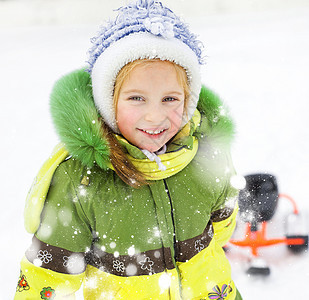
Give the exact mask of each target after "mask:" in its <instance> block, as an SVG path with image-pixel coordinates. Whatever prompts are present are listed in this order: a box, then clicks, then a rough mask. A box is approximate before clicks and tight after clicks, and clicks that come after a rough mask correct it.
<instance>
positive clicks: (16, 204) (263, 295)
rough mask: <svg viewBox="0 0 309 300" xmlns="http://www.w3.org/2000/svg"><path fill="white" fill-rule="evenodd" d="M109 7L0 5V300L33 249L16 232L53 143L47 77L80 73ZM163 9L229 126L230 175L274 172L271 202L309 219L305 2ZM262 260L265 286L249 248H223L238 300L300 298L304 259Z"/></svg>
mask: <svg viewBox="0 0 309 300" xmlns="http://www.w3.org/2000/svg"><path fill="white" fill-rule="evenodd" d="M110 2H111V1H95V0H90V1H83V0H78V1H75V2H73V1H69V0H68V1H60V0H57V1H54V2H52V1H47V0H46V1H38V0H37V1H35V0H32V1H30V0H28V1H27V0H25V1H22V0H19V1H18V0H11V1H8V0H7V1H1V0H0V20H1V21H0V67H1V73H0V83H1V89H0V99H1V109H0V132H1V148H0V151H1V173H0V184H1V189H0V191H1V209H0V222H1V223H0V234H1V247H0V251H1V254H0V270H1V271H0V300H7V299H13V295H14V292H15V287H16V283H17V279H18V276H19V261H20V259H21V257H22V256H23V253H24V251H25V249H26V248H27V246H28V245H29V244H30V241H31V236H30V235H29V234H27V233H26V231H25V230H24V227H23V207H24V200H25V197H26V194H27V191H28V189H29V187H30V185H31V182H32V179H33V178H34V176H35V175H36V173H37V171H38V169H39V168H40V166H41V164H42V163H43V162H44V160H45V159H46V158H47V157H48V156H49V154H50V152H51V150H52V148H53V147H54V145H55V144H56V143H57V142H58V138H57V136H56V134H55V132H54V129H53V125H52V123H51V118H50V115H49V93H50V91H51V88H52V86H53V83H54V81H55V80H56V79H58V78H59V77H60V76H62V75H63V74H65V73H67V72H70V71H71V70H74V69H76V68H79V67H81V66H83V65H84V62H85V60H86V51H87V49H88V48H89V46H90V42H89V39H90V37H91V36H93V35H94V34H95V33H96V30H97V28H98V26H97V25H98V24H99V20H103V19H105V18H106V16H107V17H108V16H109V15H114V14H111V13H110V11H111V8H112V7H114V8H117V7H119V6H120V5H122V4H123V3H124V2H123V1H119V0H118V1H113V2H114V3H115V4H114V5H111V4H110ZM52 3H54V4H52ZM165 3H167V4H168V5H169V6H170V7H171V8H172V9H174V10H175V11H176V12H177V13H179V14H181V15H183V16H184V17H185V18H186V20H187V21H188V22H189V23H190V24H191V26H190V27H191V29H192V31H194V32H196V33H197V34H198V35H199V37H200V39H201V40H202V41H203V43H204V45H205V50H206V54H207V64H206V66H204V67H203V69H202V77H203V82H204V83H205V84H206V85H207V86H208V87H211V88H212V89H213V90H215V91H216V92H217V93H218V94H219V95H220V96H221V97H222V98H223V99H224V101H225V103H226V104H227V105H228V106H229V107H230V111H231V114H232V116H233V118H234V119H235V122H236V126H237V135H236V139H235V143H234V146H233V157H234V163H235V167H236V169H237V171H238V173H239V174H241V175H246V174H248V173H255V172H270V173H273V174H274V175H276V176H277V179H278V184H279V190H280V192H284V193H287V194H289V195H291V196H292V197H293V198H295V200H296V202H297V203H298V205H299V208H300V211H301V212H305V213H306V212H307V211H309V196H308V190H307V187H308V180H309V176H308V168H309V157H308V153H309V141H308V138H309V135H308V125H307V124H306V123H307V121H308V113H309V109H308V108H309V105H308V101H309V84H308V82H309V81H308V78H309V54H308V53H309V1H305V0H303V1H301V0H299V1H296V0H295V1H281V4H280V1H276V0H273V1H271V0H270V1H268V4H267V1H247V2H246V1H243V0H239V1H237V5H236V0H235V1H230V2H229V1H223V0H221V1H219V0H218V1H217V2H216V1H197V0H193V1H189V0H182V1H176V0H170V1H166V2H165ZM233 3H234V5H232V4H233ZM103 4H104V6H107V10H108V13H107V12H106V11H104V9H102V7H103ZM249 4H250V5H249ZM96 6H97V8H99V9H96ZM194 16H195V17H194ZM289 209H290V206H289V205H288V204H287V203H283V202H282V203H280V204H279V207H278V210H277V213H276V215H275V217H274V218H273V220H272V222H271V224H270V226H271V228H270V234H271V235H273V236H278V235H279V236H281V235H282V234H283V227H284V224H285V216H286V213H287V212H288V211H289ZM260 253H261V255H262V256H263V258H264V259H265V260H266V261H267V262H268V263H269V266H270V267H271V271H272V272H271V275H270V276H269V277H267V278H256V277H248V276H247V275H246V273H245V270H246V267H247V263H248V258H249V251H247V250H246V249H236V248H234V247H232V248H231V252H230V253H229V254H228V256H229V258H230V261H231V264H232V269H233V277H234V280H235V282H236V284H237V286H238V288H239V290H240V291H241V293H242V295H243V298H244V299H245V300H260V299H283V300H285V299H309V295H308V289H307V285H308V282H309V256H308V254H307V253H304V254H301V255H296V256H295V255H292V254H290V253H289V252H288V251H287V250H286V247H285V246H275V247H271V248H268V249H264V250H262V251H261V252H260Z"/></svg>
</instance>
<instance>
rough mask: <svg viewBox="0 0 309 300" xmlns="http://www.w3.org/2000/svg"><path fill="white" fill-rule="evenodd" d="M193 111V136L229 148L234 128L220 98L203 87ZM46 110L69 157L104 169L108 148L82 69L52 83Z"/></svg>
mask: <svg viewBox="0 0 309 300" xmlns="http://www.w3.org/2000/svg"><path fill="white" fill-rule="evenodd" d="M197 108H198V110H199V111H200V113H201V115H202V122H201V125H200V126H199V127H198V129H197V130H196V131H195V132H194V133H193V135H195V136H196V137H198V138H199V139H202V140H205V139H206V141H207V142H211V143H212V144H215V145H218V146H224V147H226V146H227V147H229V146H230V143H231V141H232V138H233V135H234V125H233V122H232V120H231V118H230V117H229V116H228V113H227V110H226V108H225V107H224V106H223V104H222V102H221V100H220V98H219V97H218V96H217V95H216V94H215V93H213V92H212V91H210V90H209V89H208V88H206V87H205V86H203V87H202V89H201V92H200V96H199V102H198V107H197ZM50 109H51V115H52V119H53V122H54V125H55V128H56V131H57V133H58V135H59V137H60V140H61V142H63V143H64V144H65V147H66V149H67V150H68V152H69V153H70V155H72V157H74V158H76V159H78V160H80V161H81V162H82V164H83V165H85V166H88V167H90V168H91V167H92V166H93V165H94V164H97V165H98V166H99V167H101V168H102V169H107V168H108V167H109V166H110V159H109V154H110V150H109V145H108V142H107V140H106V133H105V132H104V131H103V129H102V126H101V122H102V119H101V118H100V115H99V113H98V110H97V109H96V107H95V104H94V101H93V97H92V86H91V78H90V75H89V74H88V73H87V72H85V70H84V69H82V70H77V71H74V72H72V73H70V74H68V75H65V76H63V77H62V78H60V79H59V80H58V81H57V82H56V83H55V86H54V88H53V90H52V93H51V96H50Z"/></svg>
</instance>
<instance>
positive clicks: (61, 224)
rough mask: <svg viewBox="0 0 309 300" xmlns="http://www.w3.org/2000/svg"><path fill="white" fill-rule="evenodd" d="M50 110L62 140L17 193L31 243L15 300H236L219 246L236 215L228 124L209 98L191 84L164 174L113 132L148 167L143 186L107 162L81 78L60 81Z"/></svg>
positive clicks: (97, 122) (72, 76)
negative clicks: (194, 102) (190, 101)
mask: <svg viewBox="0 0 309 300" xmlns="http://www.w3.org/2000/svg"><path fill="white" fill-rule="evenodd" d="M51 110H52V116H53V119H54V123H55V126H56V130H57V132H58V134H59V136H60V138H61V141H62V142H63V144H61V145H60V146H59V147H58V148H57V149H56V150H55V152H54V153H53V155H52V156H51V157H50V158H49V160H48V161H47V162H46V163H45V165H44V166H43V167H42V169H41V171H40V173H39V174H38V176H37V178H36V180H35V182H34V185H33V187H32V189H31V190H30V192H29V195H28V199H27V205H26V211H25V220H26V221H25V222H26V228H27V229H28V231H30V232H32V233H34V237H33V243H32V245H31V247H30V248H29V249H28V250H27V252H26V255H25V257H24V258H23V260H22V263H21V274H20V279H19V282H18V285H17V291H16V295H15V299H56V300H57V299H75V296H74V294H75V292H76V291H77V290H78V289H79V288H80V286H81V284H82V283H83V289H84V298H85V299H91V300H92V299H199V300H201V299H236V293H237V289H236V287H235V285H234V282H233V281H232V279H231V270H230V265H229V263H228V261H227V259H226V257H225V254H224V251H223V250H222V246H224V245H225V243H226V242H227V241H228V239H229V238H230V236H231V234H232V232H233V230H234V227H235V217H236V213H237V210H238V207H237V201H236V199H237V194H238V191H237V190H236V189H235V188H233V187H232V186H231V184H230V179H231V177H232V176H234V175H235V172H234V168H233V165H232V162H231V158H230V143H231V140H232V136H233V124H232V122H231V120H230V118H229V117H228V115H227V112H226V110H225V109H224V107H223V105H222V103H221V101H220V100H219V98H218V97H217V96H216V95H215V94H213V93H212V92H211V91H209V90H208V89H206V88H205V87H203V88H202V90H201V93H200V99H199V103H198V109H197V111H196V112H195V115H194V117H193V118H192V120H191V121H190V122H189V123H188V124H187V125H186V126H185V127H184V128H183V129H182V130H181V131H180V132H179V133H178V134H177V135H176V136H175V137H174V139H173V140H172V141H171V142H170V143H169V144H168V145H167V152H166V153H165V154H162V155H160V158H161V160H162V162H163V163H164V164H165V165H166V166H167V170H166V171H161V170H159V169H158V168H157V167H156V166H155V165H153V163H154V162H150V161H149V159H148V158H146V156H144V154H143V153H142V152H141V151H140V150H139V149H138V148H136V147H135V146H133V145H131V144H129V143H128V142H126V141H125V140H124V139H123V138H122V137H120V136H118V139H119V141H120V143H121V145H122V146H123V147H124V149H125V151H126V153H127V155H128V157H129V159H130V160H131V161H132V162H133V163H134V164H135V166H136V167H138V168H140V169H141V170H143V171H145V170H149V178H150V179H151V180H149V181H150V184H149V185H146V186H143V187H141V188H137V189H136V188H133V187H131V186H129V185H127V184H125V183H124V182H123V181H122V180H121V179H120V178H119V177H118V176H117V175H116V173H115V172H114V171H113V169H112V167H111V165H110V162H109V153H110V149H109V146H108V142H107V141H106V139H104V132H102V127H101V125H100V122H101V121H100V119H99V115H98V112H97V110H96V108H95V106H94V103H93V99H92V93H91V79H90V76H89V74H87V73H86V72H84V71H83V70H80V71H76V72H73V73H71V74H69V75H67V76H65V77H63V78H61V79H60V80H59V81H58V82H57V83H56V85H55V87H54V90H53V92H52V95H51ZM40 297H41V298H40ZM216 297H217V298H216ZM220 297H221V298H220ZM237 299H238V298H237Z"/></svg>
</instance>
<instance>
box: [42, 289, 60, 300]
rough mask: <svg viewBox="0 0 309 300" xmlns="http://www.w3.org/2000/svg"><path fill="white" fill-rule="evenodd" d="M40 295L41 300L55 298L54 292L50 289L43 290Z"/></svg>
mask: <svg viewBox="0 0 309 300" xmlns="http://www.w3.org/2000/svg"><path fill="white" fill-rule="evenodd" d="M40 295H41V299H44V300H49V299H54V298H55V297H56V293H55V290H54V289H52V288H51V287H45V288H43V289H42V291H41V293H40Z"/></svg>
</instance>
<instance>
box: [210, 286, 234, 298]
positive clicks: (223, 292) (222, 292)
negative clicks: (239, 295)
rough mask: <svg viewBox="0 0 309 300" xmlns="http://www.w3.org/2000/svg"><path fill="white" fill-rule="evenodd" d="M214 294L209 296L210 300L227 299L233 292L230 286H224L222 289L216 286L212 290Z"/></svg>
mask: <svg viewBox="0 0 309 300" xmlns="http://www.w3.org/2000/svg"><path fill="white" fill-rule="evenodd" d="M212 290H213V291H214V292H213V293H209V294H208V298H209V299H215V300H224V299H226V297H227V296H228V295H229V294H230V293H231V292H232V291H233V289H232V287H231V286H230V285H226V284H223V286H222V287H221V289H220V287H219V286H218V285H216V286H215V287H213V289H212Z"/></svg>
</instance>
